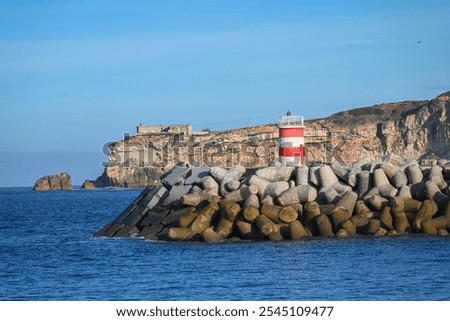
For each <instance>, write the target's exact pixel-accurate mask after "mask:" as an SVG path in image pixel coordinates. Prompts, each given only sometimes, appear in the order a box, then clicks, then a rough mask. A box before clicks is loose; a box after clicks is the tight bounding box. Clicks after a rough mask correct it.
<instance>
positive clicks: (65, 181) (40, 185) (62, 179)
mask: <svg viewBox="0 0 450 321" xmlns="http://www.w3.org/2000/svg"><path fill="white" fill-rule="evenodd" d="M71 189H73V186H72V178H71V177H70V175H69V174H68V173H66V172H63V173H60V174H56V175H47V176H44V177H41V178H40V179H38V180H37V182H36V183H35V184H34V187H33V190H35V191H56V190H71Z"/></svg>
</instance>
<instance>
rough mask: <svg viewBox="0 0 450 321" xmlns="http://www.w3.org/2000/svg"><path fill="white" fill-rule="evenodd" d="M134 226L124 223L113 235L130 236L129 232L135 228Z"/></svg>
mask: <svg viewBox="0 0 450 321" xmlns="http://www.w3.org/2000/svg"><path fill="white" fill-rule="evenodd" d="M133 227H134V226H129V225H123V226H122V228H120V229H119V230H118V231H117V232H116V233H115V234H114V235H113V236H114V237H130V234H129V232H130V231H131V230H132V229H133Z"/></svg>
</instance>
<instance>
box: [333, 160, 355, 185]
mask: <svg viewBox="0 0 450 321" xmlns="http://www.w3.org/2000/svg"><path fill="white" fill-rule="evenodd" d="M331 169H332V170H333V172H334V174H336V176H337V177H338V178H340V179H341V180H342V181H344V182H346V181H347V178H348V173H349V172H350V168H349V167H348V166H345V165H341V164H340V163H338V162H334V163H332V164H331Z"/></svg>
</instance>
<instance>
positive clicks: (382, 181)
mask: <svg viewBox="0 0 450 321" xmlns="http://www.w3.org/2000/svg"><path fill="white" fill-rule="evenodd" d="M373 181H374V184H375V187H378V188H379V187H380V186H384V185H390V184H391V183H390V182H389V179H388V178H387V176H386V173H385V172H384V171H383V170H382V169H381V168H377V169H375V170H374V171H373Z"/></svg>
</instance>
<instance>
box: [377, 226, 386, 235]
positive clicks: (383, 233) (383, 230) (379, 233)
mask: <svg viewBox="0 0 450 321" xmlns="http://www.w3.org/2000/svg"><path fill="white" fill-rule="evenodd" d="M387 233H388V231H387V230H386V229H384V228H382V227H380V228H379V229H378V230H377V231H376V232H375V236H385V235H386V234H387Z"/></svg>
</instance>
